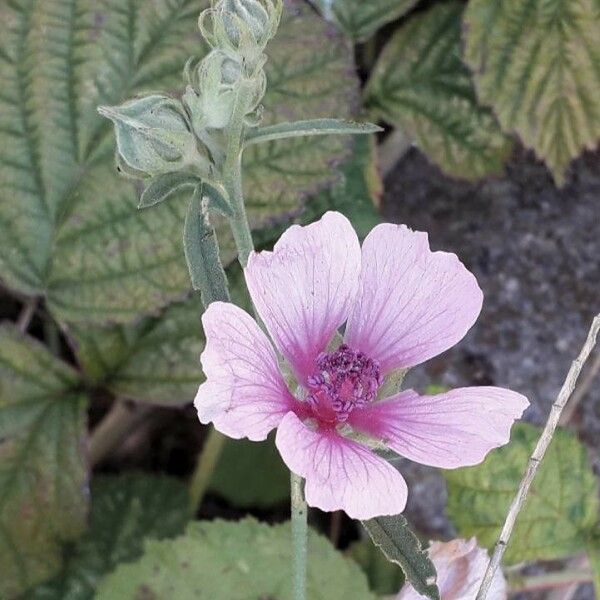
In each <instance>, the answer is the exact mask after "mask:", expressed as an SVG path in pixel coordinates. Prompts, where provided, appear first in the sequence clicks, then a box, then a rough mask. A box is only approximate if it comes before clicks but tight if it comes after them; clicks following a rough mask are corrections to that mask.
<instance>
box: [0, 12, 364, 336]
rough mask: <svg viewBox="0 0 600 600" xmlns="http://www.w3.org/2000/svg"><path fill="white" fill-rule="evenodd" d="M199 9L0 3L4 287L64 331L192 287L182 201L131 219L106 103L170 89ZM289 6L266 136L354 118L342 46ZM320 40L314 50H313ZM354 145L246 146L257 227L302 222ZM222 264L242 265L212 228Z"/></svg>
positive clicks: (274, 49)
mask: <svg viewBox="0 0 600 600" xmlns="http://www.w3.org/2000/svg"><path fill="white" fill-rule="evenodd" d="M207 5H208V0H156V1H153V2H146V1H145V0H129V1H128V2H122V0H14V1H11V2H4V3H0V144H1V145H2V147H4V148H8V149H9V152H3V153H2V155H1V156H0V182H1V183H2V185H1V186H0V239H2V241H3V243H2V244H1V245H0V276H1V277H2V279H3V280H4V282H5V283H6V284H7V285H8V286H10V287H11V288H13V289H15V290H17V291H19V292H22V293H24V294H27V295H42V296H45V297H46V299H47V303H48V306H49V308H50V310H51V311H52V313H53V315H54V316H56V317H57V318H58V319H59V320H61V321H66V322H75V321H77V322H91V323H96V324H106V323H108V322H119V323H125V322H130V321H132V320H134V319H137V318H140V317H141V316H144V315H148V314H153V313H157V312H158V311H159V310H160V309H162V308H163V307H165V306H166V305H168V304H169V303H170V302H173V301H177V300H180V299H181V298H183V297H184V296H185V295H186V294H187V293H188V292H189V289H190V285H189V277H188V273H187V269H186V265H185V259H184V256H183V247H182V243H181V232H182V230H183V223H184V217H185V212H186V208H187V203H188V202H189V194H186V193H180V194H176V195H175V196H173V197H172V198H170V199H169V202H162V203H160V204H158V205H156V206H154V207H153V208H152V209H151V210H148V211H143V212H138V211H137V205H138V196H139V192H140V191H141V190H139V189H138V187H137V186H136V185H134V184H132V183H131V182H128V181H126V180H124V179H123V178H121V177H120V176H119V175H118V173H117V172H116V169H115V166H114V148H115V139H114V135H113V132H112V126H111V124H110V122H109V121H108V120H107V119H104V118H102V117H101V116H100V115H99V114H98V112H97V107H98V106H99V105H113V106H114V105H118V104H120V103H122V102H123V101H124V100H127V99H129V98H132V97H134V96H136V94H141V93H144V92H146V93H147V92H149V91H156V90H163V91H169V92H175V93H176V92H177V90H179V89H181V87H182V86H183V80H182V77H181V70H182V68H183V65H184V63H185V61H186V59H187V58H188V57H189V56H190V55H193V54H196V55H198V54H202V53H203V52H204V51H205V48H204V46H203V45H202V43H201V40H200V38H199V34H198V30H197V18H198V14H199V13H200V11H201V10H202V9H203V8H205V7H206V6H207ZM326 32H327V25H326V24H325V23H324V22H323V21H322V20H321V19H319V18H318V16H317V15H315V14H314V13H313V12H312V11H311V10H310V9H309V8H308V7H306V6H305V5H304V4H301V3H299V2H298V1H295V2H292V1H291V0H290V1H289V2H287V4H286V16H285V18H284V19H283V22H282V25H281V31H280V34H279V35H278V37H277V39H276V40H275V41H274V42H273V44H272V46H271V47H270V57H271V60H270V62H269V63H268V65H267V74H268V76H269V78H270V83H271V86H270V89H269V91H268V93H267V96H266V99H265V104H266V107H267V111H266V117H267V120H266V124H269V123H274V122H277V121H282V120H285V121H289V120H300V119H307V118H314V117H325V116H330V115H331V114H335V115H336V116H340V117H342V118H346V117H349V116H351V113H352V111H353V110H354V107H355V106H356V104H357V94H358V91H357V89H358V85H357V78H356V75H355V73H354V65H353V61H352V55H351V52H350V51H349V46H348V45H347V43H346V42H344V41H343V40H342V39H341V36H336V35H333V34H331V32H330V33H329V34H327V35H326ZM317 44H318V46H319V49H320V51H319V53H314V52H312V48H313V47H315V46H316V45H317ZM347 152H348V143H347V141H341V140H339V139H338V140H335V139H326V138H319V139H314V138H304V139H301V140H294V141H273V142H269V143H267V144H264V145H261V148H260V150H257V149H256V148H253V149H249V150H248V151H247V153H246V157H245V162H246V167H247V168H248V169H249V170H250V172H249V173H248V177H247V181H246V193H247V198H248V212H249V215H250V218H251V220H252V222H253V224H254V225H259V224H261V223H265V222H266V221H269V222H272V221H273V220H277V219H281V218H282V217H283V216H285V215H288V214H289V213H290V212H295V211H297V210H298V207H299V204H300V200H301V199H302V197H303V196H304V195H305V194H307V193H310V192H314V191H315V190H316V189H319V188H323V187H327V186H329V185H330V184H331V183H332V182H333V181H334V180H335V179H336V177H337V173H336V171H335V169H334V168H333V165H334V164H335V163H338V162H339V161H340V160H341V159H343V157H344V156H346V154H347ZM220 227H221V229H220V232H219V233H220V239H221V242H222V246H223V256H222V258H223V260H224V262H226V263H227V262H230V261H232V260H233V259H234V258H235V252H234V247H233V242H232V240H231V237H230V235H229V233H228V231H227V230H226V228H225V227H224V226H223V225H220Z"/></svg>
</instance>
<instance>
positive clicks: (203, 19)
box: [199, 0, 283, 71]
mask: <svg viewBox="0 0 600 600" xmlns="http://www.w3.org/2000/svg"><path fill="white" fill-rule="evenodd" d="M282 8H283V5H282V1H281V0H217V1H216V2H215V1H214V0H213V6H212V8H211V9H208V10H206V11H204V12H203V13H202V14H201V15H200V20H199V27H200V31H201V32H202V34H203V35H204V37H205V38H206V39H207V40H208V42H209V43H210V44H211V45H212V46H213V48H220V49H222V50H223V51H225V52H227V53H228V54H230V55H231V57H232V58H233V59H234V60H237V61H238V62H242V61H243V62H244V64H246V65H248V66H249V67H250V69H251V71H254V70H255V69H256V67H257V63H258V62H259V61H260V59H261V55H262V53H263V51H264V49H265V47H266V45H267V43H268V42H269V40H270V39H271V38H272V37H273V36H274V35H275V33H276V32H277V28H278V26H279V21H280V19H281V12H282Z"/></svg>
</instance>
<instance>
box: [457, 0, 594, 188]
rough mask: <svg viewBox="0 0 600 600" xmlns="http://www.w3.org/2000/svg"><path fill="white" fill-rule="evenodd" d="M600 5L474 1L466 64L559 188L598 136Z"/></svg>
mask: <svg viewBox="0 0 600 600" xmlns="http://www.w3.org/2000/svg"><path fill="white" fill-rule="evenodd" d="M598 39H600V6H599V4H598V2H597V1H596V0H569V1H568V2H562V1H554V2H547V1H546V0H526V1H523V0H505V1H503V2H496V1H495V0H473V1H471V2H469V4H468V8H467V10H466V12H465V42H466V45H465V46H466V47H465V60H466V62H467V63H468V64H469V66H470V67H471V69H472V70H473V73H474V78H475V84H476V87H477V92H478V95H479V98H480V99H481V101H482V102H483V103H485V104H487V105H489V106H491V107H492V108H493V110H494V112H495V114H496V115H497V117H498V120H499V121H500V125H501V126H502V129H503V130H504V131H507V132H510V133H512V132H514V133H517V134H518V135H519V136H520V137H521V139H522V140H523V143H524V144H525V145H526V146H527V147H529V148H533V150H535V152H536V154H537V155H538V156H539V157H540V158H541V159H543V160H544V161H545V162H546V164H547V165H548V167H549V168H550V170H551V171H552V174H553V175H554V179H555V180H556V182H557V183H558V184H559V185H560V184H562V183H564V181H565V171H566V169H567V167H568V166H569V164H570V162H571V161H572V160H573V159H574V158H575V157H577V156H578V155H579V154H581V152H583V150H585V149H593V148H594V147H595V146H596V145H597V143H598V140H599V139H600V103H598V97H600V52H599V51H598Z"/></svg>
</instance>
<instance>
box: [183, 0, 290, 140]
mask: <svg viewBox="0 0 600 600" xmlns="http://www.w3.org/2000/svg"><path fill="white" fill-rule="evenodd" d="M281 10H282V4H281V0H277V1H275V2H274V1H272V0H217V1H216V2H213V5H212V7H211V8H209V9H207V10H205V11H204V12H203V13H202V14H201V15H200V19H199V21H198V26H199V28H200V31H201V33H202V35H203V36H204V38H205V39H206V40H207V42H208V43H209V45H210V47H211V51H210V52H209V54H208V55H207V56H206V57H205V58H204V59H203V60H202V61H200V63H199V64H198V65H196V66H194V67H192V64H191V63H190V62H188V64H187V65H186V70H185V75H186V78H187V83H188V86H187V88H186V92H185V94H184V97H183V101H184V104H185V105H186V107H187V109H188V110H189V112H190V115H191V120H192V123H193V126H194V128H195V129H196V130H199V129H209V130H210V129H224V128H226V127H227V126H228V125H229V122H230V120H231V116H232V114H233V106H234V102H235V101H236V99H237V98H238V94H239V92H240V86H241V84H242V82H243V83H244V97H243V99H244V101H245V106H244V113H245V116H246V118H247V120H248V122H249V123H251V124H255V122H256V120H257V119H259V118H260V108H259V107H260V102H261V100H262V99H263V96H264V94H265V90H266V85H267V81H266V76H265V73H264V69H263V67H264V64H265V61H266V57H265V55H264V50H265V47H266V45H267V43H268V42H269V40H270V39H271V38H272V37H273V36H274V35H275V33H276V31H277V27H278V25H279V20H280V18H281Z"/></svg>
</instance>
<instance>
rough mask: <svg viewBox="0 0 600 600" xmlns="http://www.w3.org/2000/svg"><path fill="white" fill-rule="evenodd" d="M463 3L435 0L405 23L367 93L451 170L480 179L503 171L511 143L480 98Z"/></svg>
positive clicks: (384, 113) (379, 108) (370, 101)
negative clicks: (465, 41) (466, 60)
mask: <svg viewBox="0 0 600 600" xmlns="http://www.w3.org/2000/svg"><path fill="white" fill-rule="evenodd" d="M462 11H463V5H462V4H461V3H459V2H445V3H442V4H436V5H434V6H433V7H432V8H431V9H429V10H428V11H427V12H425V13H423V14H418V15H416V16H415V17H413V18H412V19H410V20H409V21H408V23H407V24H406V25H404V26H403V27H402V28H400V29H399V30H398V31H397V32H396V33H395V34H394V35H393V36H392V38H391V40H390V41H389V42H388V43H387V45H386V47H385V48H384V50H383V52H382V54H381V56H380V57H379V60H378V61H377V64H376V66H375V69H374V71H373V73H372V75H371V79H370V80H369V83H368V85H367V89H366V92H365V94H366V96H365V101H366V103H367V104H368V106H369V107H370V108H371V110H372V111H373V112H374V114H376V115H378V116H380V117H381V118H382V119H384V120H386V121H388V122H390V123H392V124H394V125H395V126H397V127H399V128H400V129H401V130H402V131H403V132H405V133H406V134H407V135H408V136H409V137H410V138H411V139H413V140H415V141H416V143H417V144H418V145H419V146H420V147H421V149H422V150H423V151H424V152H425V153H426V154H427V155H428V156H429V157H430V158H431V159H432V160H433V161H434V162H435V163H436V164H438V165H439V166H440V167H441V168H442V169H443V170H444V171H446V172H447V173H448V174H450V175H454V176H456V177H462V178H466V179H476V178H478V177H483V176H485V175H488V174H490V173H498V172H501V171H502V168H503V164H504V160H505V159H506V158H507V157H508V154H509V153H510V151H511V147H512V144H511V142H510V140H509V139H508V138H507V137H506V136H505V135H504V134H503V133H502V132H501V131H500V128H499V126H498V124H497V123H496V120H495V118H494V116H493V115H492V113H491V111H490V110H488V109H487V108H484V107H482V106H480V105H479V104H478V102H477V98H476V95H475V88H474V86H473V82H472V80H471V74H470V73H469V70H468V69H467V67H466V66H465V65H464V64H463V62H462V59H461V41H460V33H461V17H462Z"/></svg>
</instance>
